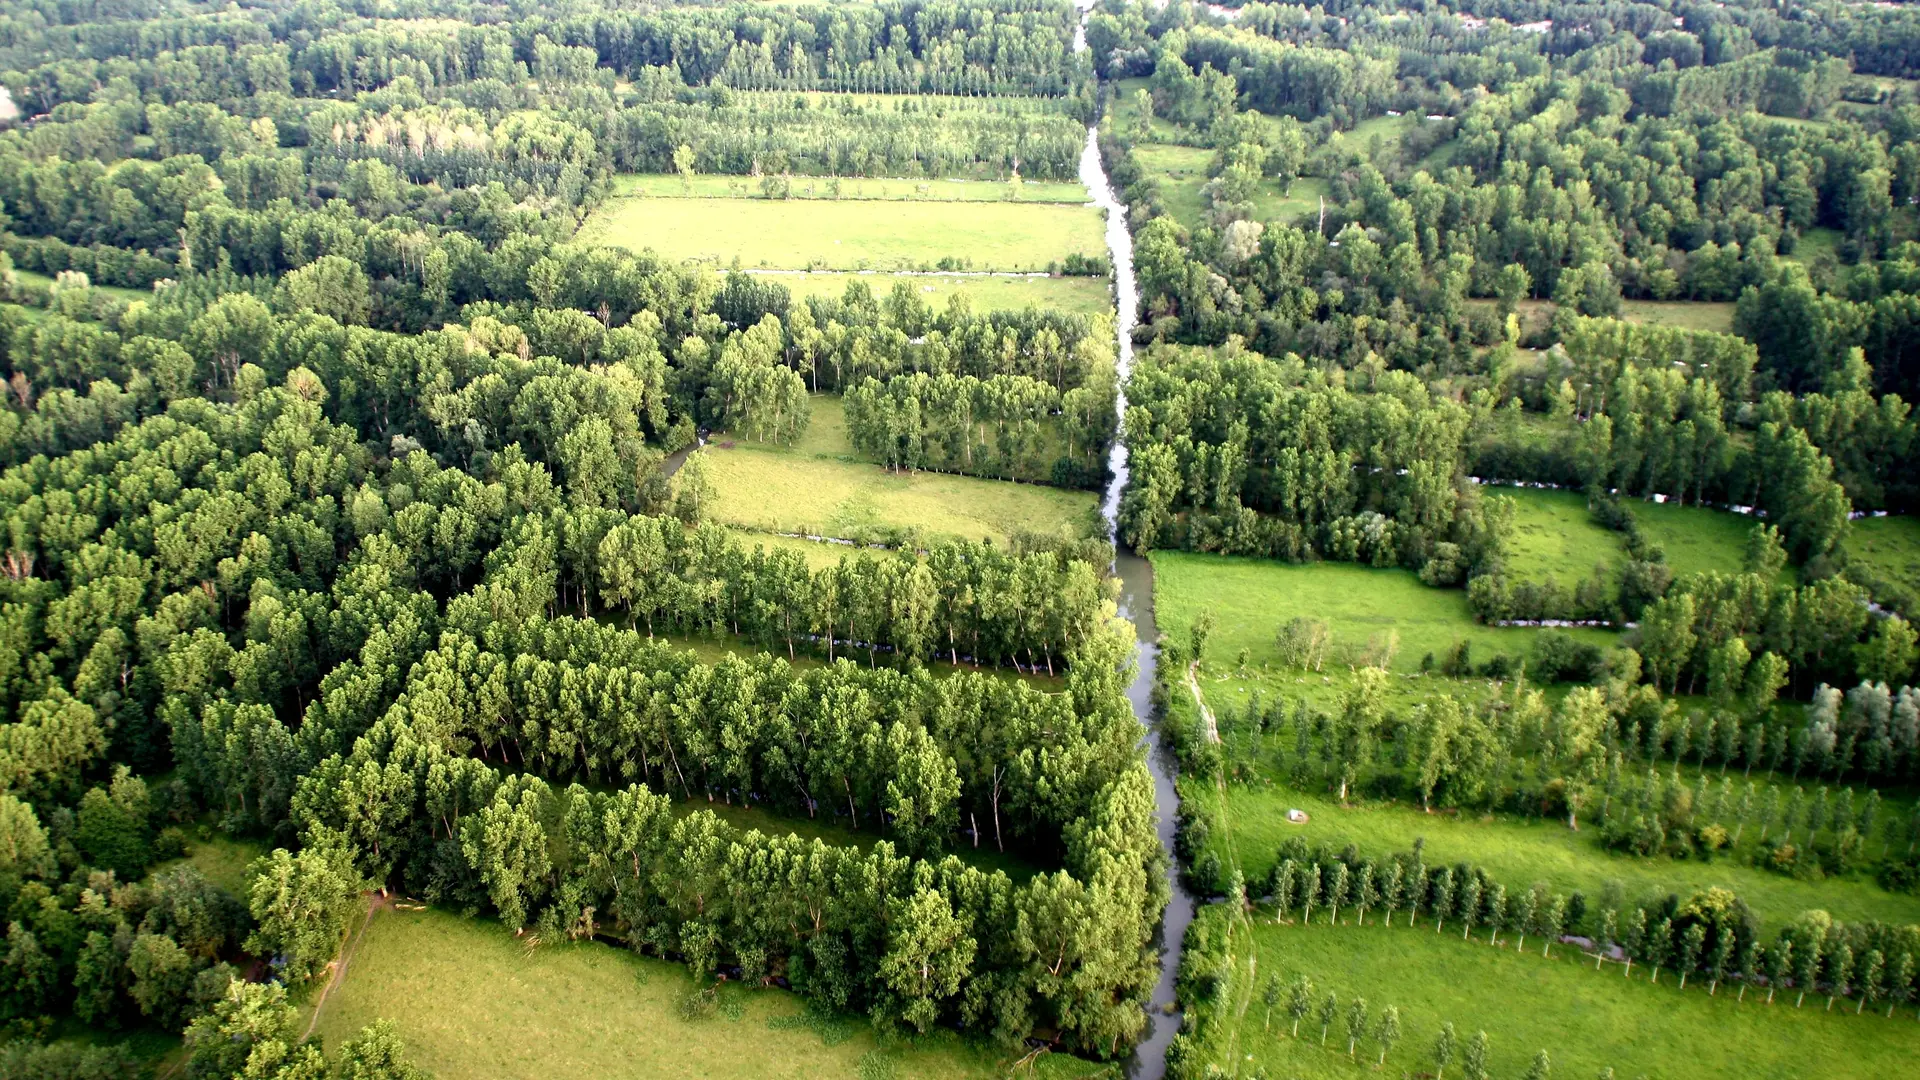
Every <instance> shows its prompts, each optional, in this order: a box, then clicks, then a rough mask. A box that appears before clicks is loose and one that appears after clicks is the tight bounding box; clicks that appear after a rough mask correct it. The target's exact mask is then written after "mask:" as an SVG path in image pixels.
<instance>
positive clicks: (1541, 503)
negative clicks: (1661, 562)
mask: <svg viewBox="0 0 1920 1080" xmlns="http://www.w3.org/2000/svg"><path fill="white" fill-rule="evenodd" d="M1486 491H1487V492H1488V493H1489V494H1493V495H1500V496H1503V497H1505V498H1510V499H1512V500H1513V501H1514V504H1515V507H1516V511H1515V513H1514V521H1513V524H1514V535H1513V539H1512V540H1511V541H1510V542H1509V543H1508V545H1507V547H1508V550H1507V569H1508V571H1509V572H1511V573H1512V574H1513V575H1514V576H1515V577H1516V578H1518V579H1520V580H1523V581H1538V580H1540V579H1542V578H1544V577H1546V576H1547V575H1548V574H1552V575H1553V576H1554V577H1555V578H1556V579H1558V580H1559V582H1560V584H1562V585H1564V586H1566V587H1567V588H1569V589H1571V588H1572V587H1573V586H1574V584H1575V583H1577V582H1578V581H1580V580H1581V579H1583V578H1585V577H1587V576H1588V575H1590V574H1592V573H1593V568H1594V565H1595V564H1596V563H1598V564H1601V565H1604V566H1606V567H1607V568H1608V569H1609V572H1610V573H1611V572H1612V571H1613V570H1614V569H1615V568H1617V567H1618V566H1619V564H1620V563H1621V562H1623V561H1624V560H1625V559H1626V557H1627V552H1626V543H1625V538H1624V536H1623V535H1622V534H1621V533H1617V532H1614V531H1612V530H1610V529H1608V528H1606V527H1604V526H1602V525H1601V524H1600V523H1599V522H1597V521H1595V520H1594V519H1593V515H1592V514H1591V513H1589V512H1588V510H1587V500H1586V497H1585V496H1583V495H1580V494H1578V493H1577V492H1572V491H1543V490H1540V489H1537V488H1508V487H1489V488H1487V489H1486ZM1625 505H1626V507H1627V508H1628V509H1629V510H1632V511H1633V515H1634V517H1635V519H1637V520H1638V521H1639V523H1640V530H1641V532H1642V533H1643V534H1644V535H1645V536H1646V537H1647V538H1648V539H1649V540H1651V541H1653V542H1654V543H1656V544H1658V545H1660V548H1661V549H1662V550H1663V551H1665V552H1666V555H1667V565H1668V566H1670V567H1672V568H1673V572H1674V574H1675V575H1676V576H1685V575H1687V574H1699V573H1706V572H1708V571H1714V572H1718V573H1722V574H1737V573H1739V572H1740V570H1741V567H1742V565H1743V564H1744V560H1745V557H1746V542H1747V534H1748V533H1749V532H1751V531H1752V530H1753V526H1754V520H1753V519H1752V518H1749V517H1745V516H1742V515H1740V514H1735V513H1731V512H1729V511H1726V510H1714V509H1711V508H1708V507H1701V506H1681V505H1680V504H1678V503H1656V502H1649V501H1647V500H1645V499H1628V500H1626V503H1625ZM1615 580H1617V578H1616V579H1615Z"/></svg>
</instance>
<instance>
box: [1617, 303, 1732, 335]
mask: <svg viewBox="0 0 1920 1080" xmlns="http://www.w3.org/2000/svg"><path fill="white" fill-rule="evenodd" d="M1620 318H1621V319H1622V320H1624V321H1626V322H1630V323H1642V324H1645V325H1647V326H1671V327H1675V328H1677V329H1680V330H1712V331H1714V332H1716V333H1721V334H1731V333H1733V303H1732V302H1731V301H1726V302H1716V301H1708V300H1622V301H1620Z"/></svg>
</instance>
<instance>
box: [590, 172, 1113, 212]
mask: <svg viewBox="0 0 1920 1080" xmlns="http://www.w3.org/2000/svg"><path fill="white" fill-rule="evenodd" d="M613 193H614V195H615V197H623V196H640V197H644V198H652V199H682V198H699V199H725V198H743V197H745V198H754V197H763V195H762V191H761V181H760V180H759V178H757V177H751V176H718V175H702V176H695V177H694V178H693V179H692V181H691V182H690V183H689V182H687V181H684V180H682V179H681V178H680V176H679V175H678V174H674V173H622V174H621V175H619V176H616V177H614V178H613ZM787 197H788V198H789V199H831V200H837V201H841V202H858V201H861V200H868V201H879V202H1008V203H1020V202H1028V203H1069V204H1079V203H1084V202H1086V201H1087V200H1088V195H1087V188H1086V185H1085V184H1082V183H1080V182H1079V181H1077V180H1075V181H1067V182H1061V181H1052V180H1023V181H1021V182H1020V183H1018V184H1012V183H1008V182H1007V181H1005V180H914V179H910V178H904V177H858V176H842V177H827V176H795V177H791V178H790V179H789V180H788V188H787Z"/></svg>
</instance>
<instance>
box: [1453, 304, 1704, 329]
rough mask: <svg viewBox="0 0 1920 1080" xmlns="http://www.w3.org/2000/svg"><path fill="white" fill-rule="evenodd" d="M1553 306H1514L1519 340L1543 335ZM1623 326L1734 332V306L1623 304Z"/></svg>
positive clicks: (1551, 314)
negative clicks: (1520, 337) (1539, 334)
mask: <svg viewBox="0 0 1920 1080" xmlns="http://www.w3.org/2000/svg"><path fill="white" fill-rule="evenodd" d="M1467 303H1468V304H1469V305H1484V306H1485V307H1486V308H1488V309H1489V310H1491V309H1492V308H1493V306H1494V302H1493V301H1492V300H1469V301H1467ZM1554 311H1555V306H1554V303H1553V301H1551V300H1522V301H1520V302H1519V303H1518V304H1516V305H1514V314H1516V315H1518V316H1519V317H1520V333H1521V334H1522V336H1526V335H1531V334H1537V333H1541V332H1543V331H1545V330H1546V329H1547V328H1548V327H1549V326H1551V325H1552V324H1553V313H1554ZM1620 318H1621V321H1623V322H1630V323H1640V324H1642V325H1646V326H1672V327H1677V328H1679V329H1682V330H1712V331H1715V332H1717V333H1722V334H1730V333H1732V332H1733V304H1731V303H1721V302H1717V301H1708V300H1622V301H1620Z"/></svg>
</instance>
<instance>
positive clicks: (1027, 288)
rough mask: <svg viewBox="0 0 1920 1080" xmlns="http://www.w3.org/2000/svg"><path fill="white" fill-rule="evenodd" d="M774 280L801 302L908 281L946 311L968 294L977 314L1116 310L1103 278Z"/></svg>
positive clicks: (838, 276) (883, 290) (817, 276)
mask: <svg viewBox="0 0 1920 1080" xmlns="http://www.w3.org/2000/svg"><path fill="white" fill-rule="evenodd" d="M768 280H770V281H776V282H778V283H780V284H781V285H785V286H786V287H787V291H788V292H790V293H792V294H793V298H794V299H796V300H800V299H804V298H806V297H809V296H830V297H835V298H838V297H840V296H843V295H845V294H846V291H847V283H848V282H851V281H855V280H859V281H862V282H865V283H866V286H867V288H869V289H871V290H872V291H873V295H874V296H876V297H885V296H887V295H888V294H889V293H891V292H893V287H894V284H895V283H896V282H902V281H904V282H906V283H907V284H908V285H909V286H910V287H912V288H913V289H914V290H915V291H917V292H918V293H920V295H921V298H922V299H924V300H925V301H926V302H927V303H928V304H929V305H930V306H932V308H933V309H934V310H935V311H945V310H946V307H947V300H948V298H949V297H952V296H955V295H964V296H966V298H967V301H968V303H970V304H972V305H973V310H974V311H975V312H977V313H979V312H988V311H1019V310H1023V309H1025V308H1029V307H1039V308H1047V309H1050V310H1053V311H1065V312H1070V313H1072V314H1075V315H1103V314H1110V313H1111V312H1112V311H1113V290H1112V289H1111V288H1110V287H1109V286H1108V285H1107V280H1106V279H1105V278H1097V277H968V276H964V275H958V274H927V275H919V274H916V275H912V276H902V275H896V274H877V273H875V274H845V273H811V274H775V275H770V276H769V278H768Z"/></svg>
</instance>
